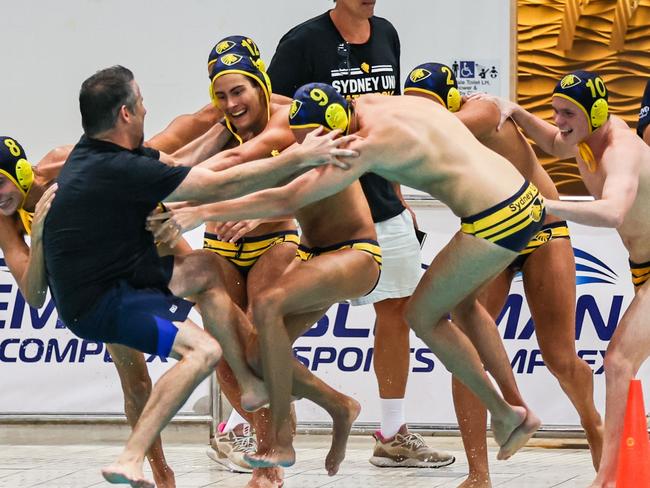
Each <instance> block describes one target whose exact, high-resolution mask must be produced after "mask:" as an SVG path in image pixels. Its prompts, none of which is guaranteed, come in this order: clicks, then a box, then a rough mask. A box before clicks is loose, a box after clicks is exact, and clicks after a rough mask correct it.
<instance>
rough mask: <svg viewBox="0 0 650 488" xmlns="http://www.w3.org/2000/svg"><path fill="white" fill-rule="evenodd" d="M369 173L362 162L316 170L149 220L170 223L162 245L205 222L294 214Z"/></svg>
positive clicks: (160, 232)
mask: <svg viewBox="0 0 650 488" xmlns="http://www.w3.org/2000/svg"><path fill="white" fill-rule="evenodd" d="M368 170H370V163H368V162H367V161H363V160H362V159H359V160H357V162H355V164H354V165H353V166H352V168H351V169H349V170H347V171H346V170H342V169H340V168H337V167H335V166H324V167H320V168H316V169H313V170H311V171H309V172H307V173H305V174H304V175H302V176H300V177H299V178H296V179H295V180H293V181H292V182H291V183H289V184H287V185H285V186H282V187H279V188H272V189H269V190H264V191H260V192H257V193H253V194H251V195H248V196H246V197H243V198H238V199H236V200H230V201H225V202H219V203H213V204H207V205H200V206H197V207H185V208H180V209H177V210H174V211H173V212H171V213H167V214H160V215H155V216H152V217H150V220H152V221H155V220H165V219H168V220H167V221H166V222H165V223H164V224H163V225H162V226H160V227H156V228H155V230H154V237H155V239H156V240H162V241H163V242H166V241H169V240H174V239H175V238H178V236H179V234H180V233H182V232H185V231H188V230H191V229H193V228H196V227H198V226H199V225H201V224H202V223H203V222H206V221H221V222H225V221H230V220H244V219H252V218H273V217H282V216H285V215H288V214H293V213H294V212H295V211H296V210H298V209H299V208H301V207H304V206H306V205H309V204H310V203H313V202H316V201H318V200H321V199H323V198H326V197H328V196H331V195H334V194H335V193H338V192H339V191H341V190H343V189H344V188H345V187H347V186H348V185H350V184H351V183H352V182H354V181H355V180H357V179H358V178H359V177H360V176H361V175H362V174H363V173H365V172H366V171H368Z"/></svg>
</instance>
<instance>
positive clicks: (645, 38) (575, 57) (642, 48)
mask: <svg viewBox="0 0 650 488" xmlns="http://www.w3.org/2000/svg"><path fill="white" fill-rule="evenodd" d="M516 1H517V98H518V101H519V103H520V104H521V105H522V106H523V107H525V108H526V109H528V110H530V111H531V112H533V113H534V114H536V115H538V116H540V117H542V118H544V119H547V120H549V121H551V122H552V110H551V106H550V95H551V93H552V91H553V88H554V87H555V84H556V83H557V81H558V80H559V79H560V78H561V77H562V76H563V75H564V74H565V73H568V72H570V71H573V70H577V69H585V70H589V71H596V72H598V73H599V74H600V75H601V76H602V77H603V78H604V80H605V83H606V84H607V88H608V90H609V104H610V111H611V113H614V114H616V115H619V116H620V117H622V118H624V119H625V120H626V121H627V122H628V123H629V124H630V126H631V127H636V121H637V117H638V113H639V106H640V104H641V96H642V94H643V89H644V87H645V81H646V79H647V78H648V77H650V0H590V1H589V0H516ZM617 6H618V9H619V17H618V19H617V22H616V25H617V27H616V29H614V25H615V18H616V9H617ZM576 9H577V11H578V12H579V16H578V18H577V19H575V15H572V13H573V14H574V13H575V11H576ZM622 12H623V13H627V14H631V17H629V15H627V16H625V18H622V17H621V13H622ZM565 17H569V18H568V19H565ZM627 17H629V19H628V18H627ZM563 20H564V21H565V24H564V26H563ZM567 20H568V22H567ZM572 21H573V22H575V25H571V22H572ZM623 21H626V22H627V31H626V33H625V36H624V44H623V49H622V50H615V49H614V48H612V47H611V44H612V36H613V31H615V32H617V33H620V32H621V27H625V22H623ZM561 32H562V34H563V35H564V34H566V33H567V32H569V33H573V32H574V33H575V35H574V37H573V42H572V45H571V47H570V49H569V50H566V51H565V50H562V49H560V48H558V42H559V41H561V42H560V44H561V45H564V46H566V45H567V42H566V40H567V39H566V36H564V37H563V38H560V33H561ZM614 39H616V36H614ZM619 41H620V39H619ZM569 44H571V43H569ZM536 152H537V153H538V155H539V156H540V160H541V161H542V163H543V164H544V166H545V167H546V169H547V171H548V172H549V174H550V175H551V177H552V178H553V180H554V181H555V183H556V185H557V187H558V189H559V190H560V192H561V193H563V194H566V195H584V194H586V190H585V189H584V186H583V185H582V182H581V180H580V176H579V173H578V169H577V166H576V163H575V161H558V160H556V159H553V158H550V157H548V156H546V155H544V154H543V153H541V151H539V150H538V149H537V148H536Z"/></svg>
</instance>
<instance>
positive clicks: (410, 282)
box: [350, 210, 423, 305]
mask: <svg viewBox="0 0 650 488" xmlns="http://www.w3.org/2000/svg"><path fill="white" fill-rule="evenodd" d="M375 229H376V230H377V241H378V242H379V246H380V247H381V260H382V263H381V276H380V278H379V283H377V286H376V287H375V289H374V290H373V291H372V293H370V294H369V295H366V296H364V297H360V298H355V299H354V300H350V303H351V304H352V305H367V304H369V303H376V302H381V301H382V300H386V299H387V298H403V297H408V296H411V294H412V293H413V290H415V287H416V286H417V284H418V281H420V277H421V276H422V273H423V270H422V264H421V263H422V256H421V255H420V243H419V242H418V239H417V237H415V227H414V226H413V218H412V217H411V214H410V212H409V211H408V210H404V211H403V212H402V213H401V214H399V215H397V216H395V217H393V218H392V219H388V220H385V221H383V222H379V223H376V224H375Z"/></svg>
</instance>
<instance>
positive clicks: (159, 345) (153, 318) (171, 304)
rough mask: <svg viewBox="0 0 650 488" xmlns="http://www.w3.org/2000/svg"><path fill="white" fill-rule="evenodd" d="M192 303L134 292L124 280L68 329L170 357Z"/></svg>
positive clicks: (153, 291)
mask: <svg viewBox="0 0 650 488" xmlns="http://www.w3.org/2000/svg"><path fill="white" fill-rule="evenodd" d="M192 306H193V303H192V302H189V301H187V300H184V299H182V298H179V297H177V296H174V295H172V294H171V293H169V292H166V291H163V290H160V289H152V288H143V289H136V288H133V287H132V286H131V285H130V284H129V283H127V282H126V281H124V280H121V281H119V282H118V283H117V284H116V285H115V286H114V287H113V288H111V289H110V290H109V291H107V292H106V293H104V295H102V297H101V298H100V299H99V300H98V301H97V303H95V305H94V306H93V308H92V309H91V310H90V312H88V313H87V314H85V315H84V316H83V317H82V318H81V319H77V320H75V321H74V322H73V323H66V324H65V325H66V326H67V327H68V328H69V329H70V330H71V331H72V332H74V333H75V334H76V335H78V336H80V337H82V338H84V339H88V340H93V341H101V342H108V343H115V344H122V345H125V346H128V347H131V348H133V349H137V350H138V351H142V352H145V353H148V354H156V355H158V356H162V357H168V356H169V354H170V353H171V350H172V345H173V344H174V339H175V338H176V333H177V332H178V328H177V327H176V326H175V325H174V323H173V322H183V321H185V320H186V319H187V316H188V314H189V313H190V310H191V309H192Z"/></svg>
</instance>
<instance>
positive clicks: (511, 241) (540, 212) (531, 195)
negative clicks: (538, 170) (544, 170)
mask: <svg viewBox="0 0 650 488" xmlns="http://www.w3.org/2000/svg"><path fill="white" fill-rule="evenodd" d="M544 216H545V210H544V199H543V198H542V196H541V195H540V193H539V190H538V189H537V187H535V185H533V184H532V183H530V182H528V181H526V182H524V184H523V186H522V187H521V188H520V189H519V191H518V192H517V193H515V194H514V195H513V196H512V197H510V198H508V199H507V200H504V201H503V202H501V203H498V204H497V205H494V206H493V207H490V208H488V209H487V210H484V211H482V212H479V213H477V214H475V215H471V216H469V217H464V218H463V219H461V226H460V229H461V231H462V232H464V233H466V234H470V235H474V236H476V237H480V238H481V239H485V240H487V241H490V242H493V243H495V244H498V245H499V246H501V247H505V248H506V249H510V250H511V251H514V252H517V253H518V252H520V251H521V250H523V249H524V248H525V247H526V246H527V245H528V243H529V242H530V240H531V239H532V238H533V236H535V234H537V232H539V230H540V229H541V228H542V225H543V221H544Z"/></svg>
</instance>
